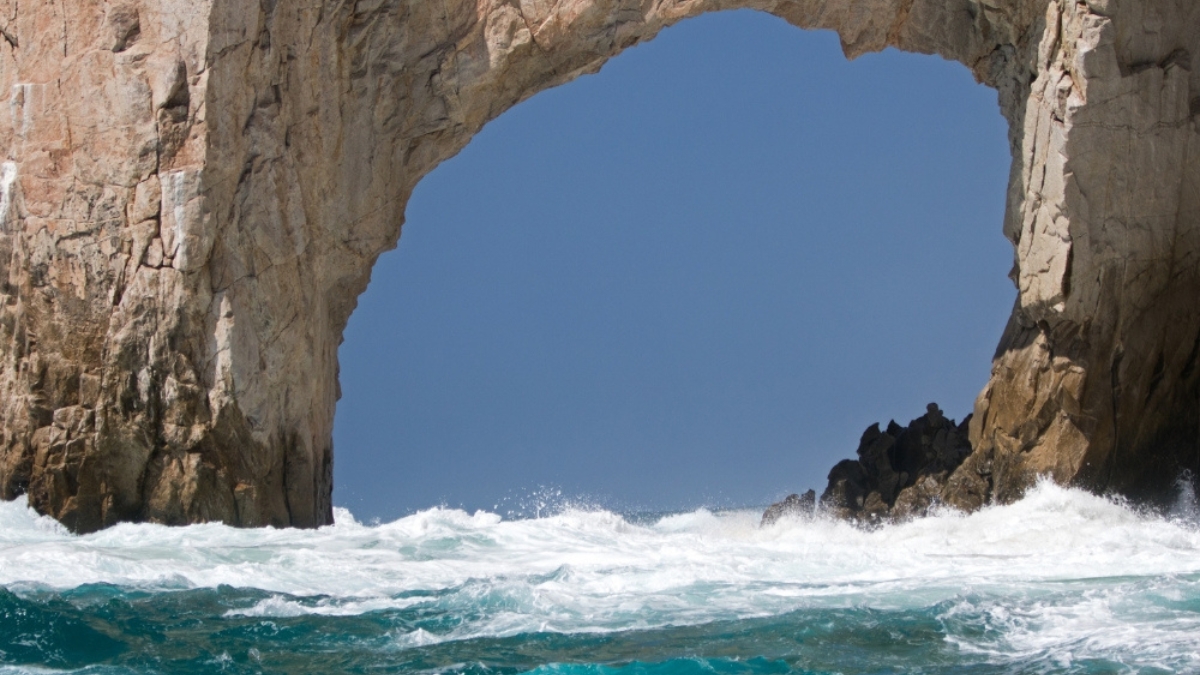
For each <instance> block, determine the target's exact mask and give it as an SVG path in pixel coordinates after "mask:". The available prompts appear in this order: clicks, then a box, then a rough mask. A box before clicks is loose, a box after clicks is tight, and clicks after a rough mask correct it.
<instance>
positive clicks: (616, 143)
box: [334, 11, 1015, 519]
mask: <svg viewBox="0 0 1200 675" xmlns="http://www.w3.org/2000/svg"><path fill="white" fill-rule="evenodd" d="M1008 167H1009V155H1008V149H1007V141H1006V126H1005V123H1004V121H1003V119H1002V118H1001V116H1000V113H999V109H998V107H997V103H996V95H995V92H993V91H992V90H990V89H987V88H986V87H983V86H981V85H978V84H976V83H975V82H974V81H973V79H972V77H971V75H970V73H969V72H968V71H967V69H966V68H964V67H962V66H961V65H958V64H955V63H949V62H947V61H944V60H942V59H940V58H938V57H930V56H919V55H912V54H902V53H899V52H896V51H894V50H889V51H887V52H884V53H882V54H872V55H867V56H864V57H862V58H860V59H858V60H856V61H854V62H847V61H846V60H845V58H844V57H843V56H842V54H841V51H840V49H839V47H838V41H837V37H836V35H834V34H833V33H829V32H811V31H801V30H798V29H796V28H794V27H791V26H788V25H787V24H785V23H784V22H782V21H781V20H779V19H776V18H774V17H771V16H768V15H765V14H759V13H754V12H749V11H739V12H731V13H722V14H717V15H709V16H703V17H700V18H698V19H693V20H690V21H687V22H684V23H682V24H680V25H678V26H676V27H673V28H671V29H668V30H666V31H664V32H663V33H662V34H661V35H660V36H659V37H658V38H656V39H655V40H654V41H652V42H649V43H647V44H645V45H641V46H638V47H635V48H633V49H631V50H628V51H627V52H625V53H624V54H622V55H620V56H619V57H617V58H615V59H613V60H612V61H610V62H609V63H608V64H607V65H606V66H605V67H604V69H603V70H602V71H601V72H600V73H599V74H597V75H592V76H588V77H584V78H582V79H579V80H576V81H575V82H572V83H570V84H567V85H565V86H562V87H559V88H557V89H553V90H550V91H547V92H544V93H542V94H539V95H537V96H535V97H534V98H532V99H530V100H529V101H527V102H525V103H522V104H521V105H519V106H517V107H516V108H514V109H512V110H511V111H509V112H507V113H506V114H504V115H502V116H501V117H500V118H499V119H497V120H496V121H494V122H492V123H491V124H490V125H488V126H487V127H486V128H485V129H484V130H483V131H482V132H481V133H480V134H479V135H478V136H477V137H476V138H475V139H474V140H473V141H472V142H471V144H470V145H469V146H468V147H467V148H466V149H465V150H464V151H463V152H462V153H461V154H460V155H459V156H457V157H455V158H454V159H452V160H450V161H448V162H446V163H445V164H443V165H442V166H441V167H439V168H438V169H437V170H436V171H435V172H433V173H432V174H431V175H430V176H428V177H427V178H426V179H425V180H424V181H423V182H422V183H421V184H420V185H419V186H418V187H417V190H416V192H415V194H414V195H413V198H412V201H411V202H410V203H409V205H408V213H407V223H406V224H405V226H404V231H403V235H402V237H401V240H400V244H399V246H398V248H397V249H396V250H395V251H392V252H389V253H387V254H385V255H384V256H383V257H382V258H381V260H380V262H379V264H378V265H377V266H376V267H375V270H374V272H373V278H372V282H371V286H370V288H369V289H368V290H367V292H366V293H365V294H364V295H363V297H362V298H361V299H360V303H359V308H358V310H357V311H356V313H355V314H354V316H353V317H351V320H350V324H349V326H348V328H347V331H346V340H345V342H344V344H343V345H342V347H341V351H340V359H341V384H342V392H343V397H342V400H341V401H340V402H339V404H338V410H337V418H336V423H335V428H334V452H335V489H334V502H335V504H338V505H340V506H346V507H349V508H350V509H351V510H353V511H354V512H355V514H356V515H358V516H359V517H361V518H384V519H390V518H395V517H397V516H400V515H404V514H407V513H411V512H413V511H416V510H419V509H423V508H429V507H431V506H435V505H448V506H453V507H461V508H466V509H468V510H475V509H479V508H484V509H488V510H498V511H499V512H501V513H506V512H510V511H520V510H522V509H527V508H528V507H529V506H530V505H531V504H535V503H536V502H537V501H538V495H540V494H542V493H544V492H545V491H561V492H562V493H563V494H564V496H566V497H567V498H570V499H575V500H578V501H580V502H583V503H587V504H594V505H600V506H606V507H609V508H615V509H624V510H634V509H651V510H658V509H682V508H694V507H697V506H702V505H704V506H712V507H727V506H737V505H751V504H765V503H767V502H769V501H771V500H772V499H775V498H778V497H780V496H783V495H784V494H786V493H788V492H792V491H801V490H803V489H807V488H810V487H812V488H815V489H817V490H818V491H820V490H821V489H822V488H823V487H824V483H825V476H826V474H827V472H828V470H829V469H830V467H832V465H833V464H834V463H835V462H836V461H837V460H839V459H842V458H845V457H849V456H852V455H853V453H854V450H855V448H856V447H857V441H858V437H859V436H860V435H861V433H862V431H863V429H864V428H866V427H867V426H868V425H869V424H871V423H873V422H877V421H879V422H886V421H887V420H888V419H891V418H896V419H897V420H899V421H901V422H907V421H908V420H909V419H911V418H913V417H916V416H918V415H919V414H921V413H923V412H924V407H925V404H926V403H928V402H930V401H937V402H938V403H940V404H941V405H942V407H943V409H944V410H946V412H947V414H949V415H950V416H952V417H954V418H956V419H961V418H962V417H963V416H964V415H966V414H967V413H968V412H970V410H971V406H972V403H973V401H974V398H975V396H976V395H977V394H978V392H979V391H980V389H982V387H983V385H984V383H985V382H986V380H987V376H988V373H989V370H990V365H991V356H992V353H993V350H994V348H995V346H996V343H997V342H998V340H999V337H1000V333H1001V330H1002V329H1003V326H1004V322H1005V320H1006V318H1007V316H1008V313H1009V310H1010V308H1011V305H1012V302H1013V299H1014V297H1015V291H1014V290H1013V287H1012V285H1011V283H1010V282H1009V280H1008V279H1007V278H1006V275H1007V272H1008V269H1009V267H1010V266H1011V262H1012V252H1011V247H1010V245H1009V244H1008V243H1007V242H1006V241H1005V240H1004V238H1003V236H1002V235H1001V219H1002V216H1003V208H1004V193H1005V186H1006V182H1007V176H1008Z"/></svg>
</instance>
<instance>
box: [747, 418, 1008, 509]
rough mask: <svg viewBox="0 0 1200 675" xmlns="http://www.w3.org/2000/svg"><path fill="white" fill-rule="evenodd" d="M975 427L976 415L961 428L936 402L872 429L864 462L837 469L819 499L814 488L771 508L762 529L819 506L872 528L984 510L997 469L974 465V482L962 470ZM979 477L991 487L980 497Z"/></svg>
mask: <svg viewBox="0 0 1200 675" xmlns="http://www.w3.org/2000/svg"><path fill="white" fill-rule="evenodd" d="M970 423H971V416H970V415H968V416H967V419H964V420H963V421H962V424H956V423H955V422H954V420H951V419H947V418H946V416H945V415H943V414H942V411H941V410H940V409H939V408H938V406H937V404H936V403H930V404H929V405H928V406H927V407H926V412H925V414H924V415H922V416H921V417H918V418H917V419H915V420H913V421H911V422H909V423H908V426H906V427H902V426H900V425H899V424H896V422H895V421H894V420H893V421H892V422H889V423H888V427H887V430H886V431H881V430H880V429H879V425H878V424H872V425H871V426H870V427H868V428H867V430H866V431H864V432H863V435H862V440H860V441H859V443H858V459H846V460H842V461H841V462H838V463H837V464H836V465H835V466H834V467H833V469H832V470H831V471H830V472H829V484H828V486H826V488H825V492H824V493H822V494H821V499H820V501H819V502H818V501H817V500H816V493H815V492H813V491H812V490H809V491H808V492H807V493H805V495H804V496H803V497H801V496H800V495H790V496H789V497H788V498H787V499H785V500H783V501H782V502H779V503H776V504H772V505H771V506H770V507H769V508H767V510H766V512H765V513H763V519H762V524H763V525H769V524H771V523H773V522H775V521H776V520H779V519H780V518H782V517H784V516H796V515H801V516H803V515H811V514H813V513H815V512H816V511H817V510H818V508H819V509H820V510H821V511H822V512H824V513H828V514H831V515H833V516H835V517H838V518H843V519H846V520H853V521H856V522H860V523H866V524H872V523H878V522H882V521H885V520H886V521H895V520H906V519H909V518H912V517H915V516H922V515H925V514H927V513H928V512H929V510H930V509H931V508H934V507H936V506H939V505H942V504H947V505H964V504H965V505H966V506H967V507H968V508H971V507H973V506H976V505H977V504H976V500H977V499H986V498H987V497H988V496H989V495H990V493H991V490H990V487H991V486H990V481H991V467H990V466H989V465H987V464H986V463H976V464H973V465H972V466H973V467H974V470H975V472H976V473H975V475H974V476H972V477H971V478H972V480H969V481H964V480H963V476H964V475H965V473H966V472H965V471H964V472H958V471H957V469H959V467H960V466H961V465H962V464H963V461H964V460H966V459H967V458H968V457H970V456H971V452H972V448H971V441H970V439H969V438H968V433H969V431H968V428H969V426H970ZM952 477H954V480H951V478H952ZM976 480H978V481H981V482H983V483H985V484H987V489H985V490H984V492H983V493H982V494H980V495H976V494H974V492H972V489H973V488H974V486H975V482H976ZM818 505H819V507H818Z"/></svg>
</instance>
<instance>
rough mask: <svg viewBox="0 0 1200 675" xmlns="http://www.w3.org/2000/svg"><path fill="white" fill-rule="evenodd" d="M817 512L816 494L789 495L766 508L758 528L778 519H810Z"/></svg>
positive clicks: (810, 492) (813, 491)
mask: <svg viewBox="0 0 1200 675" xmlns="http://www.w3.org/2000/svg"><path fill="white" fill-rule="evenodd" d="M816 512H817V493H816V491H815V490H809V491H808V492H805V493H804V494H802V495H798V494H791V495H788V496H787V498H786V499H784V500H783V501H781V502H776V503H774V504H772V505H770V506H768V507H767V510H766V512H765V513H763V517H762V522H761V523H759V525H760V526H765V525H770V524H772V523H774V522H776V521H778V520H779V519H780V518H785V517H791V518H811V517H812V516H813V515H814V514H815V513H816Z"/></svg>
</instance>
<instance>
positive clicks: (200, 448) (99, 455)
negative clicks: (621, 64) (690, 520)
mask: <svg viewBox="0 0 1200 675" xmlns="http://www.w3.org/2000/svg"><path fill="white" fill-rule="evenodd" d="M738 7H749V8H754V9H759V10H763V11H767V12H770V13H772V14H775V15H777V16H779V17H782V18H783V19H785V20H787V21H788V22H790V23H792V24H794V25H796V26H798V27H801V28H831V29H834V30H837V31H838V33H839V34H840V35H841V38H842V42H843V46H844V48H845V50H846V52H847V54H849V55H850V56H854V55H857V54H860V53H863V52H866V51H871V50H879V49H882V48H884V47H886V46H888V45H892V46H896V47H899V48H901V49H906V50H911V51H917V52H924V53H931V54H940V55H941V56H943V57H946V58H949V59H954V60H957V61H960V62H962V63H964V64H965V65H966V66H967V67H969V68H971V69H972V71H973V72H974V73H975V75H976V77H978V78H979V79H980V80H982V81H984V82H986V83H987V84H989V85H991V86H993V87H995V88H996V89H997V90H998V91H999V93H1000V103H1001V108H1002V111H1003V113H1004V115H1005V116H1006V117H1007V118H1008V120H1009V122H1010V124H1011V142H1012V151H1013V169H1012V177H1011V182H1010V185H1009V190H1008V214H1007V216H1006V220H1005V224H1004V228H1005V233H1006V234H1007V235H1008V237H1009V239H1011V240H1012V242H1013V244H1014V248H1015V266H1014V269H1013V278H1014V280H1015V282H1016V283H1017V285H1018V287H1019V289H1020V295H1019V299H1018V302H1017V305H1016V307H1015V308H1014V310H1013V317H1012V320H1011V322H1010V324H1009V327H1008V329H1007V330H1006V332H1005V335H1004V337H1003V339H1002V341H1001V345H1000V349H999V350H998V352H997V354H996V359H995V363H994V369H993V375H992V379H991V381H990V382H989V384H988V386H987V388H986V389H985V390H984V392H983V393H982V394H981V395H980V397H979V399H978V401H977V402H976V408H975V415H974V418H973V420H972V423H971V427H970V435H971V441H972V445H973V446H974V447H975V449H976V451H975V452H974V453H973V454H972V455H971V457H970V458H968V460H967V462H966V463H965V464H964V465H963V466H962V467H960V468H959V469H958V470H957V471H956V472H955V473H954V475H952V476H951V479H950V480H951V482H952V483H953V484H955V485H957V486H959V487H958V489H957V490H956V495H957V497H955V499H956V500H957V501H956V503H958V504H959V505H961V506H965V507H973V506H978V505H979V504H981V503H983V501H984V500H986V499H988V498H989V497H991V496H993V495H994V496H995V497H997V498H999V499H1001V500H1004V499H1012V498H1014V497H1015V496H1017V495H1019V494H1020V491H1021V490H1022V489H1023V488H1024V487H1025V486H1026V485H1028V484H1029V482H1030V481H1031V480H1032V478H1033V477H1034V476H1035V475H1037V474H1038V473H1049V474H1050V475H1052V476H1053V477H1054V478H1056V479H1057V480H1059V481H1062V482H1073V483H1078V484H1082V485H1086V486H1089V487H1092V488H1095V489H1099V490H1105V489H1116V490H1119V491H1122V492H1126V493H1130V494H1134V495H1143V496H1145V495H1150V496H1152V495H1156V494H1162V493H1163V491H1164V488H1165V487H1166V486H1168V485H1169V484H1170V483H1172V482H1173V481H1174V480H1175V477H1176V476H1177V474H1178V471H1179V469H1181V468H1192V469H1200V368H1198V367H1197V359H1198V358H1200V305H1198V303H1197V302H1196V301H1195V298H1197V297H1200V294H1198V292H1200V265H1198V264H1197V263H1198V259H1197V255H1198V253H1200V123H1198V121H1197V118H1198V117H1200V63H1197V64H1196V67H1193V65H1192V55H1193V54H1195V55H1197V59H1200V4H1197V3H1195V2H1194V0H1139V1H1137V2H1134V1H1132V0H1087V2H1076V1H1075V0H690V1H689V0H445V1H444V2H428V0H359V1H357V2H317V3H298V2H291V1H289V0H262V1H261V2H258V3H247V2H244V1H241V0H188V2H183V1H182V0H112V1H106V0H21V2H20V3H18V2H16V0H0V96H5V95H6V96H8V105H7V107H0V152H3V153H4V154H5V156H4V157H3V158H2V159H3V160H4V161H3V164H2V165H0V434H2V435H0V496H2V497H4V498H12V497H14V496H16V495H18V494H22V493H27V494H28V495H29V498H30V502H31V503H32V504H33V505H34V507H35V508H37V509H38V510H40V511H42V512H44V513H49V514H51V515H53V516H55V517H56V518H58V519H60V520H61V521H63V522H64V523H66V524H67V525H68V526H70V527H72V528H74V529H76V530H79V531H89V530H94V529H97V528H101V527H105V526H107V525H110V524H113V523H115V522H118V521H122V520H148V521H155V522H163V523H186V522H196V521H203V520H222V521H225V522H228V523H234V524H240V525H259V524H275V525H296V526H314V525H319V524H323V523H327V522H329V521H330V520H331V518H332V512H331V503H330V495H331V489H332V485H331V476H332V472H331V466H332V448H331V430H332V422H333V411H334V403H335V401H336V399H337V396H338V391H337V346H338V344H339V342H340V341H341V334H342V330H343V328H344V326H345V324H346V321H347V319H348V317H349V315H350V312H351V311H352V310H353V309H354V305H355V298H356V297H357V296H358V294H359V293H361V292H362V290H363V289H364V288H365V287H366V283H367V280H368V277H369V274H370V268H371V265H372V264H373V262H374V261H375V259H376V257H377V256H378V255H379V254H380V253H381V252H382V251H384V250H387V249H389V248H391V247H392V246H394V245H395V243H396V240H397V238H398V236H399V233H400V226H401V223H402V221H403V214H404V207H405V203H406V201H407V199H408V196H409V195H410V194H411V192H412V189H413V187H414V186H415V185H416V183H417V182H418V181H419V180H420V179H421V177H423V176H424V175H425V174H427V173H428V172H429V171H431V170H432V169H433V168H434V167H435V166H436V165H437V164H438V163H439V162H441V161H443V160H445V159H447V158H449V157H451V156H453V155H454V154H455V153H457V152H458V151H459V150H460V149H462V147H463V146H464V145H465V144H466V143H467V142H468V141H469V140H470V138H471V136H472V135H473V134H474V133H476V132H477V131H479V129H480V128H481V127H482V126H483V125H484V124H485V123H486V122H488V121H489V120H491V119H493V118H495V117H496V116H497V115H499V114H501V113H502V112H504V111H505V110H506V109H508V108H509V107H511V106H512V105H514V104H515V103H517V102H519V101H521V100H523V99H525V98H527V97H529V96H531V95H533V94H535V93H537V92H539V91H541V90H543V89H546V88H549V87H552V86H555V85H557V84H561V83H563V82H566V81H568V80H571V79H572V78H575V77H577V76H579V75H581V74H584V73H589V72H594V71H595V70H597V69H599V68H600V67H601V65H603V63H604V62H605V60H606V59H608V58H610V57H612V56H613V55H615V54H617V53H618V52H620V51H621V50H622V49H624V48H626V47H628V46H631V45H633V44H636V43H638V42H640V41H643V40H648V39H650V38H652V37H654V35H655V34H657V32H658V31H659V30H661V29H662V28H663V27H665V26H667V25H669V24H671V23H674V22H677V21H679V20H682V19H685V18H687V17H690V16H694V15H697V14H700V13H703V12H708V11H715V10H720V9H729V8H738ZM5 113H7V114H5ZM997 189H999V186H997Z"/></svg>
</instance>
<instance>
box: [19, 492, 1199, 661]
mask: <svg viewBox="0 0 1200 675" xmlns="http://www.w3.org/2000/svg"><path fill="white" fill-rule="evenodd" d="M758 516H759V514H758V513H757V512H751V511H735V512H722V513H710V512H707V511H703V510H701V511H697V512H693V513H684V514H675V515H669V516H662V517H653V518H632V517H630V518H626V517H622V516H621V515H618V514H614V513H610V512H606V511H588V510H579V509H570V508H564V509H561V510H560V511H559V512H557V513H556V514H555V515H552V516H546V517H541V518H535V519H521V520H505V519H503V518H501V517H499V516H497V515H494V514H489V513H476V514H467V513H463V512H461V511H455V510H450V509H431V510H428V511H424V512H421V513H418V514H415V515H413V516H409V517H407V518H403V519H400V520H398V521H395V522H392V523H385V524H380V525H364V524H361V523H358V522H356V521H354V519H353V517H352V516H351V515H350V514H349V513H347V512H345V511H339V512H338V513H337V520H338V524H337V525H334V526H332V527H327V528H322V529H320V530H316V531H293V530H236V529H231V528H226V527H224V526H219V525H201V526H193V527H189V528H164V527H158V526H149V525H123V526H119V527H116V528H112V529H110V530H106V531H104V532H100V533H97V534H93V535H88V536H74V535H71V534H69V533H66V532H64V531H63V530H62V529H61V528H60V527H59V526H58V525H57V524H55V523H54V522H53V521H50V520H47V519H44V518H39V517H37V516H36V515H34V514H33V513H32V512H31V511H30V510H29V509H27V508H26V506H25V505H24V504H23V503H20V502H15V503H9V504H0V674H4V675H8V674H16V673H22V674H24V673H46V672H79V673H218V672H226V673H259V672H262V673H479V674H483V673H538V674H540V675H552V674H564V675H568V674H569V675H576V674H577V675H625V674H633V673H638V674H647V675H689V674H692V673H695V674H697V675H700V674H726V673H727V674H730V675H734V674H756V673H764V674H767V673H771V674H773V673H845V674H852V673H855V674H856V673H864V674H865V673H980V674H982V673H1196V672H1200V527H1198V526H1197V520H1196V517H1195V508H1194V505H1192V504H1190V503H1187V502H1186V500H1185V501H1184V502H1183V503H1181V506H1180V508H1179V509H1177V511H1176V512H1175V513H1174V514H1172V515H1170V516H1161V515H1148V514H1143V513H1139V512H1137V511H1135V510H1133V509H1130V508H1128V507H1126V506H1124V505H1121V504H1118V503H1114V502H1112V501H1108V500H1105V499H1101V498H1098V497H1095V496H1092V495H1088V494H1086V493H1081V492H1077V491H1072V490H1064V489H1062V488H1058V487H1054V486H1050V485H1041V486H1039V487H1038V488H1037V489H1035V490H1033V491H1032V492H1031V494H1030V495H1029V496H1028V497H1027V498H1026V499H1025V500H1023V501H1022V502H1019V503H1017V504H1013V505H1010V506H1004V507H994V508H989V509H985V510H984V511H982V512H980V513H976V514H973V515H970V516H964V515H961V514H956V513H951V512H947V513H943V514H940V515H938V516H935V517H931V518H927V519H923V520H919V521H914V522H912V523H907V524H903V525H895V526H889V527H884V528H880V529H877V530H874V531H863V530H859V529H855V528H853V527H850V526H848V525H845V524H843V523H838V522H831V521H827V520H823V519H819V518H818V519H816V520H812V521H791V522H783V523H780V524H778V525H775V526H771V527H767V528H759V527H758V526H757V519H758Z"/></svg>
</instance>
